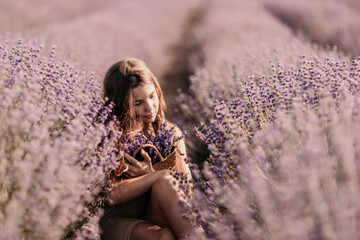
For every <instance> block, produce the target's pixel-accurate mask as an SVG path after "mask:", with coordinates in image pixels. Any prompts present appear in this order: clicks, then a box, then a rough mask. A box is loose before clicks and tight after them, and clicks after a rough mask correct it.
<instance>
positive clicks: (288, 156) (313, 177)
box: [192, 88, 360, 239]
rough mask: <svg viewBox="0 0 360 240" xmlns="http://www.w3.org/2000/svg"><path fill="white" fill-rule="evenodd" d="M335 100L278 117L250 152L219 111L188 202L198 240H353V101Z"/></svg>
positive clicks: (345, 96) (357, 209) (358, 210)
mask: <svg viewBox="0 0 360 240" xmlns="http://www.w3.org/2000/svg"><path fill="white" fill-rule="evenodd" d="M340 92H341V93H340V95H339V98H340V99H341V100H340V101H338V102H337V103H336V102H335V101H334V99H333V97H332V96H331V95H330V94H327V93H324V97H323V98H321V99H320V101H319V104H318V107H317V108H316V110H315V107H313V106H312V105H305V104H303V103H297V104H295V106H294V108H293V111H291V113H289V112H288V111H285V110H278V113H277V118H276V119H275V120H274V121H273V122H267V123H265V124H264V126H263V128H262V129H261V130H259V131H257V132H256V133H255V135H254V138H253V141H252V143H251V144H249V143H248V142H247V141H243V140H242V139H243V138H242V134H243V133H242V132H243V131H242V129H241V128H239V127H238V125H237V124H236V119H234V118H233V115H232V113H231V112H229V111H227V110H226V109H224V110H223V113H224V116H223V117H220V118H218V123H217V124H214V125H216V129H217V132H216V134H213V135H212V136H210V134H209V135H207V136H205V138H206V141H207V142H208V144H209V148H210V149H211V153H212V155H211V158H210V163H206V164H205V166H204V170H203V171H202V177H203V179H205V181H199V182H198V183H197V185H196V186H195V192H194V198H193V201H192V213H193V218H194V219H196V220H197V222H198V223H199V224H201V225H202V226H204V229H205V230H206V231H205V232H206V234H205V235H206V237H205V238H210V239H358V237H359V234H360V232H359V225H360V221H359V216H360V205H359V202H358V199H359V197H360V196H359V194H360V193H359V184H360V182H359V173H360V172H359V167H360V166H359V164H360V162H359V156H360V155H359V147H358V146H359V143H360V142H359V137H358V134H357V130H358V129H359V127H360V125H359V123H360V121H359V120H360V119H359V110H360V109H359V107H360V105H359V103H360V101H359V100H360V99H359V96H352V94H350V93H349V92H348V90H346V89H345V88H344V89H343V90H341V91H340ZM231 121H233V122H231ZM224 125H228V126H231V127H232V128H226V127H224ZM214 135H215V136H216V139H214ZM194 176H198V177H200V176H201V175H199V174H198V173H196V174H194ZM205 203H207V204H205Z"/></svg>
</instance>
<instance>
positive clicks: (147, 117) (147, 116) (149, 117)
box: [143, 114, 154, 119]
mask: <svg viewBox="0 0 360 240" xmlns="http://www.w3.org/2000/svg"><path fill="white" fill-rule="evenodd" d="M153 116H154V115H153V114H150V115H146V116H143V118H145V119H151V118H153Z"/></svg>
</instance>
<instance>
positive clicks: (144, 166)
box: [125, 149, 155, 177]
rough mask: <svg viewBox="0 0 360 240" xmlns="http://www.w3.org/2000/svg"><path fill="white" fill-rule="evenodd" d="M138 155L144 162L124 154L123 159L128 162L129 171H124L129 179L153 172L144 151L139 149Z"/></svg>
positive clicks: (149, 159) (149, 160)
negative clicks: (139, 154)
mask: <svg viewBox="0 0 360 240" xmlns="http://www.w3.org/2000/svg"><path fill="white" fill-rule="evenodd" d="M140 153H141V155H142V156H143V158H144V161H142V162H140V161H138V160H136V159H135V158H133V157H132V156H130V155H129V154H127V153H125V159H126V160H127V161H128V162H129V169H128V170H127V171H126V174H127V175H129V176H130V177H137V176H140V175H144V174H146V173H150V172H155V170H154V168H153V167H152V164H151V158H150V157H149V155H148V154H147V153H146V152H145V151H144V149H141V151H140Z"/></svg>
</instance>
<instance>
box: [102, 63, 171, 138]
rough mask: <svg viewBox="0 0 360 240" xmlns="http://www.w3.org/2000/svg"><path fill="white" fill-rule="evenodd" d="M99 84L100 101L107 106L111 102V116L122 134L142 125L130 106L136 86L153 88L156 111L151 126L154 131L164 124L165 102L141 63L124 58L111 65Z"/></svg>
mask: <svg viewBox="0 0 360 240" xmlns="http://www.w3.org/2000/svg"><path fill="white" fill-rule="evenodd" d="M103 84H104V86H103V87H104V92H103V97H104V98H105V99H106V104H107V105H108V104H110V103H111V102H112V103H113V104H114V107H113V112H112V116H116V118H117V120H118V121H119V127H120V130H121V131H122V132H123V134H127V133H131V132H134V131H138V130H139V129H141V128H142V122H141V121H140V120H139V119H138V117H137V116H136V114H135V111H134V108H133V104H131V103H132V102H131V100H132V95H131V94H130V92H131V90H132V89H133V88H136V87H138V86H142V85H146V84H153V85H154V87H155V90H156V93H157V95H158V98H159V110H158V113H157V117H156V120H155V121H154V122H153V123H152V126H153V128H154V130H155V131H157V130H159V129H160V126H161V124H162V121H163V120H165V109H166V105H165V100H164V97H163V93H162V90H161V88H160V84H159V82H158V80H157V79H156V77H155V76H154V74H153V73H152V72H151V71H150V69H149V68H148V67H147V65H146V64H145V62H143V61H142V60H140V59H137V58H126V59H123V60H121V61H119V62H117V63H115V64H113V65H112V66H111V67H110V68H109V69H108V71H107V73H106V74H105V78H104V82H103Z"/></svg>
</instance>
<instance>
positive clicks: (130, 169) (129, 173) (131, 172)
mask: <svg viewBox="0 0 360 240" xmlns="http://www.w3.org/2000/svg"><path fill="white" fill-rule="evenodd" d="M126 174H127V175H128V176H130V177H133V176H135V175H136V171H135V170H134V169H133V168H132V167H131V166H130V167H129V169H128V170H127V171H126Z"/></svg>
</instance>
